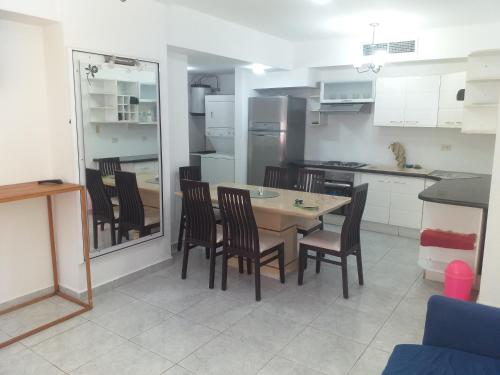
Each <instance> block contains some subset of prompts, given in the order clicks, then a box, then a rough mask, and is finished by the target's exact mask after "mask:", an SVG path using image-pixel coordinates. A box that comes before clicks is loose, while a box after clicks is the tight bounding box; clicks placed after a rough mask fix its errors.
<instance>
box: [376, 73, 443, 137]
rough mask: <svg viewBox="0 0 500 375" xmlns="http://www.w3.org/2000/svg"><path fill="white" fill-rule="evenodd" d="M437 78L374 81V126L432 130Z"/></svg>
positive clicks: (436, 102) (437, 94)
mask: <svg viewBox="0 0 500 375" xmlns="http://www.w3.org/2000/svg"><path fill="white" fill-rule="evenodd" d="M440 82H441V77H440V76H417V77H391V78H380V79H378V80H377V89H376V90H377V94H376V102H375V115H374V125H375V126H399V127H436V126H437V117H438V108H439V88H440Z"/></svg>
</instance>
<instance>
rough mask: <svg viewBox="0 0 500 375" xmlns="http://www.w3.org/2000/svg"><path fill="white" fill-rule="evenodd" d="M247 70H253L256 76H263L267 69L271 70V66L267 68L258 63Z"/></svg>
mask: <svg viewBox="0 0 500 375" xmlns="http://www.w3.org/2000/svg"><path fill="white" fill-rule="evenodd" d="M247 68H248V69H250V70H252V72H253V74H256V75H263V74H265V73H266V70H267V69H270V67H269V66H265V65H262V64H258V63H255V64H251V65H248V66H247Z"/></svg>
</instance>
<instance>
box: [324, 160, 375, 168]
mask: <svg viewBox="0 0 500 375" xmlns="http://www.w3.org/2000/svg"><path fill="white" fill-rule="evenodd" d="M323 164H324V165H328V166H330V167H344V168H361V167H363V166H365V165H366V164H365V163H358V162H355V161H339V160H330V161H326V162H324V163H323Z"/></svg>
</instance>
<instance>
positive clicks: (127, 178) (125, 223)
mask: <svg viewBox="0 0 500 375" xmlns="http://www.w3.org/2000/svg"><path fill="white" fill-rule="evenodd" d="M115 182H116V188H117V189H118V201H119V203H120V220H119V225H118V243H121V241H122V237H123V236H127V235H128V232H129V231H130V230H136V231H138V232H139V237H143V236H146V235H148V234H151V231H152V229H154V228H158V227H159V226H160V210H159V209H158V208H155V207H149V206H144V205H143V204H142V199H141V195H140V194H139V188H138V187H137V179H136V176H135V173H130V172H122V171H115Z"/></svg>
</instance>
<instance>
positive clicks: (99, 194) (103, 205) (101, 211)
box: [85, 168, 114, 220]
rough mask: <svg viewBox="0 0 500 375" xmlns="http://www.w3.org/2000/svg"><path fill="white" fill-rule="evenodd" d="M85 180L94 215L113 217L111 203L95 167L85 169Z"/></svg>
mask: <svg viewBox="0 0 500 375" xmlns="http://www.w3.org/2000/svg"><path fill="white" fill-rule="evenodd" d="M85 180H86V186H87V191H88V192H89V195H90V200H91V201H92V212H93V214H94V216H97V217H100V218H106V219H110V220H111V219H113V217H114V214H113V205H112V204H111V200H110V199H109V197H108V195H107V194H106V189H105V187H104V183H103V182H102V177H101V173H100V172H99V171H98V170H96V169H90V168H86V169H85Z"/></svg>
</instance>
